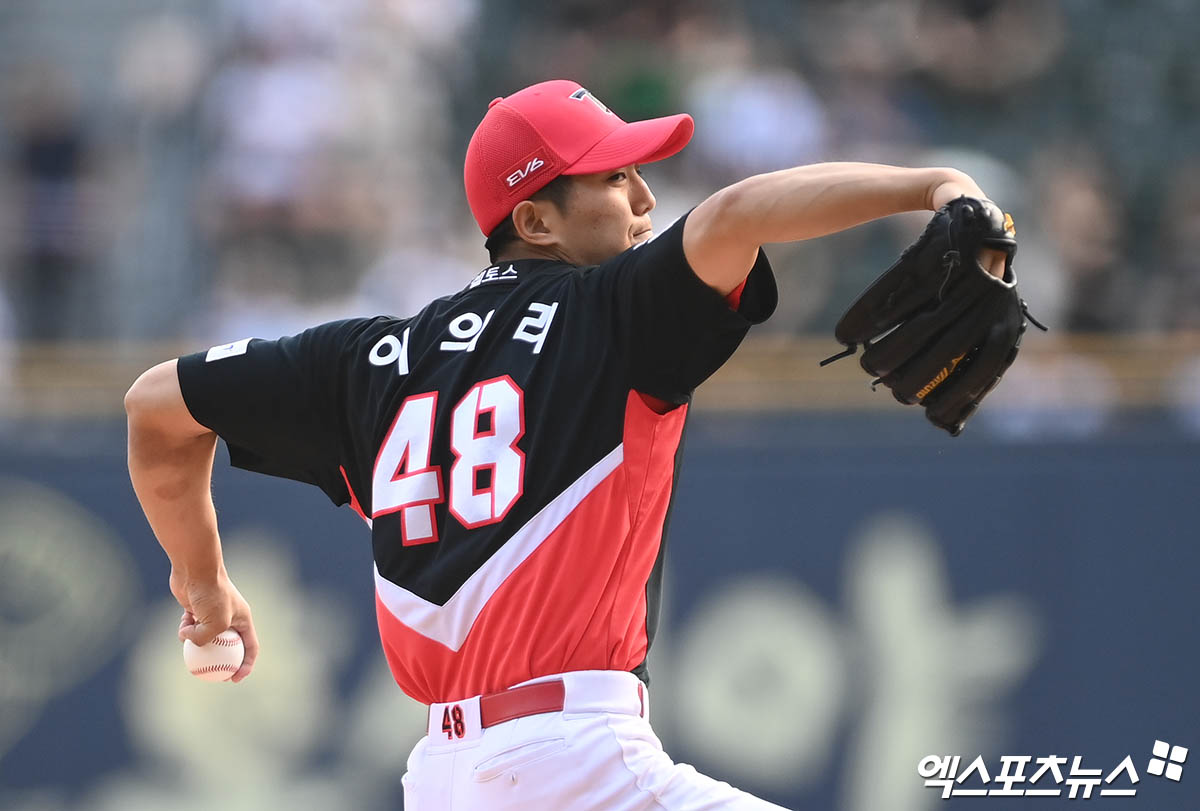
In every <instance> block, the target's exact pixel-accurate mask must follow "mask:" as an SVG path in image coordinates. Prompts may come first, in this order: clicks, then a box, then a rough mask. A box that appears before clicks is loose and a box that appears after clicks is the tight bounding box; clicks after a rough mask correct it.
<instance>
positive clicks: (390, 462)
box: [371, 375, 525, 546]
mask: <svg viewBox="0 0 1200 811" xmlns="http://www.w3.org/2000/svg"><path fill="white" fill-rule="evenodd" d="M437 399H438V395H437V392H436V391H434V392H429V393H426V394H414V395H413V396H411V397H409V398H408V399H406V400H405V401H404V403H403V404H402V405H401V406H400V410H399V411H398V412H397V413H396V418H395V420H394V421H393V422H392V427H391V429H390V430H389V431H388V433H387V435H386V436H385V437H384V440H383V444H382V445H381V446H380V448H379V453H378V454H377V455H376V457H375V469H374V472H373V473H372V475H371V480H372V481H371V508H372V515H371V517H372V518H373V519H378V518H379V517H380V516H384V515H391V514H392V513H395V512H399V513H400V533H401V543H403V544H404V545H405V546H413V545H415V544H424V543H435V542H436V541H437V540H438V529H437V522H436V520H435V518H434V506H435V505H437V504H440V503H442V501H444V500H445V497H446V493H445V487H444V483H443V480H442V469H441V468H440V467H438V466H435V465H430V456H431V452H432V444H433V426H434V418H435V416H436V415H437ZM524 434H525V405H524V394H523V392H522V391H521V389H520V388H519V387H518V386H517V384H516V383H514V382H513V380H512V378H510V377H509V376H508V375H504V376H503V377H496V378H492V379H491V380H484V381H482V382H480V383H476V384H475V385H474V386H472V387H471V388H470V390H469V391H468V392H467V394H466V396H465V397H463V398H462V400H460V401H459V402H458V405H456V406H455V407H454V411H453V412H452V413H451V415H450V449H451V451H452V452H453V453H454V463H453V464H452V465H451V466H450V493H449V495H450V503H449V505H448V506H449V510H450V513H451V514H452V515H453V516H454V517H455V518H456V519H458V522H459V523H460V524H462V525H463V526H464V527H466V528H467V529H474V528H476V527H482V526H486V525H488V524H494V523H496V522H498V521H501V520H503V519H504V516H505V515H507V514H508V511H509V510H510V509H512V506H513V505H514V504H516V503H517V499H519V498H520V497H521V493H522V490H523V487H524V477H525V454H524V453H522V452H521V450H520V449H519V448H517V441H518V440H520V439H521V437H522V436H524Z"/></svg>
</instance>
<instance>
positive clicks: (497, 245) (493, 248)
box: [483, 175, 571, 262]
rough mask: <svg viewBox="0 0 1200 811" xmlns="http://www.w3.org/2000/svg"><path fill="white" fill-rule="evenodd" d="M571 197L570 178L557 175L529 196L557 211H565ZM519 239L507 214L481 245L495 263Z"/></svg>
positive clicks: (490, 260) (511, 219)
mask: <svg viewBox="0 0 1200 811" xmlns="http://www.w3.org/2000/svg"><path fill="white" fill-rule="evenodd" d="M570 196H571V176H570V175H559V176H558V177H556V178H554V179H553V180H551V181H550V182H549V183H547V184H546V185H545V186H543V187H542V188H540V189H538V190H537V191H535V192H534V193H533V194H531V195H530V196H529V199H530V200H548V201H549V202H551V203H553V204H554V207H555V208H557V209H558V210H559V211H565V210H566V208H567V200H568V199H569V198H570ZM520 240H521V237H520V236H519V235H518V234H517V226H516V225H514V224H513V218H512V214H509V215H508V216H507V217H505V218H504V219H503V220H501V221H500V224H499V225H497V226H496V227H495V228H493V229H492V233H490V234H488V238H487V240H486V241H485V242H484V243H483V247H484V248H486V249H487V252H488V261H489V262H495V261H496V260H497V259H499V257H500V254H501V253H503V252H504V251H505V250H506V249H507V248H508V247H509V246H510V245H512V244H513V243H515V242H520Z"/></svg>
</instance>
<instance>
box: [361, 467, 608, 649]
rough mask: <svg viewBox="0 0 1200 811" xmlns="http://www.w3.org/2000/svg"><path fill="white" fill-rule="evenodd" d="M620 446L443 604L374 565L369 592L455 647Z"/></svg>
mask: <svg viewBox="0 0 1200 811" xmlns="http://www.w3.org/2000/svg"><path fill="white" fill-rule="evenodd" d="M624 449H625V446H624V445H623V444H622V445H618V446H617V447H615V448H613V450H611V451H609V453H608V455H607V456H605V457H604V458H603V459H601V460H600V461H599V462H597V463H596V464H594V465H592V467H591V468H590V469H589V470H588V471H587V472H586V473H584V474H583V475H582V476H580V477H579V478H578V479H576V480H575V481H574V482H573V483H572V484H571V486H570V487H568V488H567V489H566V490H563V491H562V492H561V493H559V494H558V495H557V496H556V497H555V498H554V500H553V501H551V502H550V503H549V504H547V505H546V506H545V507H543V508H542V509H541V511H539V512H538V514H537V515H535V516H534V517H533V518H531V519H529V521H528V523H526V524H525V526H523V527H521V528H520V529H519V530H517V531H516V532H515V533H513V535H512V537H510V538H509V539H508V541H506V542H505V544H504V545H503V546H501V547H500V548H499V549H497V550H496V553H495V554H494V555H492V556H491V557H490V558H488V561H487V562H486V563H484V564H483V565H482V566H480V567H479V569H478V570H476V572H475V573H474V574H473V575H471V576H470V577H469V578H467V581H466V582H465V583H463V584H462V586H460V587H459V589H458V591H456V592H455V593H454V595H453V596H452V597H451V598H450V599H449V600H447V601H446V604H445V605H438V604H437V603H431V602H429V601H428V600H425V599H423V598H421V597H418V596H417V595H415V594H413V593H412V592H411V591H409V590H408V589H406V588H402V587H400V586H397V585H396V584H395V583H393V582H391V581H390V580H386V579H384V577H383V576H382V575H381V574H379V567H378V566H376V567H375V591H376V593H378V595H379V599H380V601H381V602H382V603H383V605H384V606H385V607H386V608H387V610H388V611H389V612H391V614H392V616H393V617H395V618H396V619H397V620H399V621H400V622H402V623H404V624H405V625H407V626H408V627H409V628H412V629H413V630H414V631H416V632H417V633H419V634H421V635H422V636H426V637H429V638H430V639H432V640H434V641H436V642H441V643H442V644H443V645H445V646H446V647H448V648H450V649H451V650H455V651H456V650H458V649H459V648H461V647H462V644H463V642H465V641H466V639H467V634H468V633H470V631H471V626H472V625H474V624H475V620H476V619H477V618H478V617H479V613H480V612H481V611H483V607H484V606H485V605H487V602H488V600H490V599H491V598H492V595H493V594H495V593H496V589H498V588H500V585H501V584H502V583H503V582H504V581H505V580H507V579H508V576H509V575H511V574H512V573H513V572H515V571H516V570H517V567H518V566H520V565H521V564H522V563H524V562H525V560H526V559H528V558H529V556H530V555H532V554H533V553H534V551H535V550H536V549H537V548H538V547H539V546H541V545H542V541H544V540H546V538H548V537H550V534H551V533H553V532H554V530H556V529H558V526H559V525H560V524H561V523H562V522H563V521H564V520H566V518H567V516H569V515H570V514H571V512H572V511H573V510H574V509H575V508H576V507H578V506H579V505H580V503H581V502H582V501H583V500H584V499H585V498H586V497H587V495H588V494H589V493H591V492H592V491H593V490H595V489H596V487H597V486H598V485H599V484H600V483H601V482H602V481H604V480H605V479H606V478H608V476H609V474H610V473H612V472H613V471H614V470H616V469H617V467H618V466H619V465H620V464H621V462H622V461H623V460H624V458H625V450H624Z"/></svg>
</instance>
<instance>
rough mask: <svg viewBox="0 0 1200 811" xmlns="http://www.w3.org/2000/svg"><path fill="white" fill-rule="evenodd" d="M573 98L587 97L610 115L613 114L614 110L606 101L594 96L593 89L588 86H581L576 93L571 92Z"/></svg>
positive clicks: (580, 99) (581, 98)
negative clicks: (605, 104) (587, 87)
mask: <svg viewBox="0 0 1200 811" xmlns="http://www.w3.org/2000/svg"><path fill="white" fill-rule="evenodd" d="M571 98H573V99H576V100H579V101H582V100H583V99H587V100H588V101H590V102H591V103H592V104H595V105H596V106H597V107H599V108H600V109H601V110H603V111H604V112H606V113H608V114H609V115H612V110H610V109H608V108H607V107H605V106H604V103H603V102H602V101H600V99H598V98H596V97H595V96H593V95H592V91H590V90H588V89H586V88H583V87H581V88H579V89H578V90H576V91H575V92H574V93H572V94H571Z"/></svg>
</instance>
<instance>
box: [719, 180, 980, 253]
mask: <svg viewBox="0 0 1200 811" xmlns="http://www.w3.org/2000/svg"><path fill="white" fill-rule="evenodd" d="M726 191H727V192H729V193H730V194H731V200H730V204H729V206H730V207H729V211H730V214H731V216H732V218H733V219H734V220H735V221H737V222H738V223H740V224H741V225H742V227H744V228H746V229H747V236H748V237H749V238H750V239H751V240H752V241H755V242H757V243H759V244H763V243H769V242H792V241H795V240H800V239H812V238H814V237H820V236H825V235H826V234H833V233H836V232H838V231H844V230H845V229H847V228H852V227H853V226H856V225H860V224H862V223H865V222H869V221H871V220H876V219H879V218H881V217H886V216H889V215H892V214H899V213H901V212H904V211H919V210H922V209H925V210H934V209H937V208H938V207H939V206H940V205H942V204H943V203H945V202H947V201H948V200H951V199H953V198H954V197H957V196H959V195H960V194H968V195H972V196H982V195H983V192H982V191H981V190H980V189H979V187H978V186H977V185H976V184H975V182H974V181H972V180H971V178H970V177H969V176H967V175H966V174H964V173H962V172H959V171H957V170H955V169H947V168H927V169H909V168H903V167H898V166H883V165H880V164H873V163H821V164H814V165H812V166H800V167H797V168H794V169H785V170H783V171H779V172H771V173H769V174H765V175H756V176H754V177H750V178H747V179H746V180H743V181H741V182H740V183H736V184H734V185H733V186H731V187H730V188H729V189H727V190H726Z"/></svg>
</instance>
